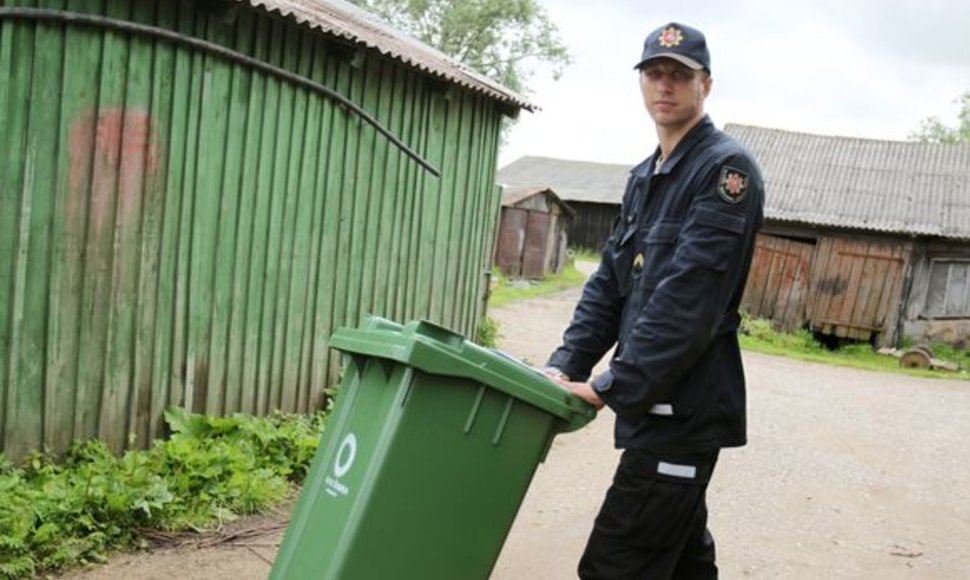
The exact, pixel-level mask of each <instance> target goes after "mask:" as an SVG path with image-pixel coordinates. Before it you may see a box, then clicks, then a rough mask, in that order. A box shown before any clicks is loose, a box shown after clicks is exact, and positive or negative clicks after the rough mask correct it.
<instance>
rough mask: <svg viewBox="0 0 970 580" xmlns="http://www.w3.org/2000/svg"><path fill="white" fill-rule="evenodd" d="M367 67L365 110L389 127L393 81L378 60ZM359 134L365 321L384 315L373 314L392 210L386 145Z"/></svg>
mask: <svg viewBox="0 0 970 580" xmlns="http://www.w3.org/2000/svg"><path fill="white" fill-rule="evenodd" d="M368 61H369V62H368V66H367V68H366V71H365V74H366V77H367V97H365V101H367V103H368V106H367V110H368V111H371V112H372V114H373V115H374V116H375V117H376V118H377V119H380V120H381V121H382V122H383V123H385V126H386V124H387V123H388V120H389V117H390V112H389V111H390V100H391V91H392V90H393V87H392V80H393V77H389V76H388V75H385V74H384V71H385V69H384V67H383V66H382V65H381V63H380V62H379V61H378V60H377V59H368ZM362 133H364V134H366V143H367V144H366V145H365V146H363V147H361V149H360V150H359V155H361V156H362V158H361V166H362V167H366V173H365V174H364V175H365V176H366V177H365V178H364V179H363V180H362V183H363V184H364V189H363V190H362V196H361V205H362V206H363V207H366V208H367V209H366V210H365V211H364V214H365V217H366V221H365V226H364V228H365V230H364V231H365V232H366V233H365V234H364V236H363V237H364V240H363V241H364V247H363V252H362V255H363V263H362V264H361V280H360V305H359V307H360V313H359V319H360V320H361V321H363V320H364V318H366V317H367V316H368V315H371V314H377V315H383V312H381V311H379V310H375V306H376V304H377V286H378V280H377V278H378V277H379V276H381V277H383V274H384V272H386V263H387V252H386V244H385V243H383V242H385V241H387V238H388V235H387V232H386V231H384V230H383V229H382V228H384V227H386V225H387V224H386V219H387V218H386V213H387V209H386V208H387V206H388V205H389V204H390V205H392V207H393V197H392V195H393V194H392V193H391V192H389V191H388V190H387V189H386V181H387V155H388V146H389V143H388V141H387V140H386V139H385V138H384V137H382V136H379V135H378V134H377V133H376V131H374V129H373V128H372V127H369V126H368V127H362Z"/></svg>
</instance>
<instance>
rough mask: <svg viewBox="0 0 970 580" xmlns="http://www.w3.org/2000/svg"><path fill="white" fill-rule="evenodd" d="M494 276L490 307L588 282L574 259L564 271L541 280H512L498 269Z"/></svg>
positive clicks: (497, 306)
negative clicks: (577, 267) (494, 284)
mask: <svg viewBox="0 0 970 580" xmlns="http://www.w3.org/2000/svg"><path fill="white" fill-rule="evenodd" d="M492 278H493V280H496V281H497V284H496V286H495V288H494V289H493V290H492V294H491V296H489V298H488V306H489V308H501V307H502V306H505V305H506V304H509V303H511V302H515V301H518V300H527V299H529V298H538V297H540V296H546V295H548V294H555V293H556V292H561V291H563V290H568V289H569V288H575V287H577V286H582V285H583V283H584V282H586V274H584V273H582V272H580V271H579V270H578V269H576V263H575V262H574V261H570V262H569V263H568V264H567V265H566V267H564V268H563V270H562V272H560V273H558V274H553V275H551V276H547V277H545V278H543V279H541V280H510V279H508V278H506V277H505V276H503V275H502V274H500V273H499V272H498V271H497V270H496V271H495V272H493V273H492Z"/></svg>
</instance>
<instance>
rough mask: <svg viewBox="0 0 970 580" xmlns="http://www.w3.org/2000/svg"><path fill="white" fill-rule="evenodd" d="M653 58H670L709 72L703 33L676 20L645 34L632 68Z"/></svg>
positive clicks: (709, 55) (709, 67)
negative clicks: (635, 63) (637, 59)
mask: <svg viewBox="0 0 970 580" xmlns="http://www.w3.org/2000/svg"><path fill="white" fill-rule="evenodd" d="M655 58H672V59H674V60H676V61H677V62H679V63H681V64H683V65H684V66H686V67H688V68H692V69H694V70H705V71H707V73H708V74H710V72H711V53H709V52H708V51H707V40H705V39H704V33H703V32H701V31H700V30H697V29H696V28H691V27H690V26H685V25H683V24H679V23H677V22H670V23H668V24H664V25H663V26H661V27H660V28H658V29H656V30H654V31H653V32H651V33H650V34H648V35H647V39H646V40H645V41H643V54H642V55H641V56H640V62H638V63H637V65H636V66H635V67H633V68H637V69H639V68H643V65H644V64H646V63H647V61H650V60H653V59H655Z"/></svg>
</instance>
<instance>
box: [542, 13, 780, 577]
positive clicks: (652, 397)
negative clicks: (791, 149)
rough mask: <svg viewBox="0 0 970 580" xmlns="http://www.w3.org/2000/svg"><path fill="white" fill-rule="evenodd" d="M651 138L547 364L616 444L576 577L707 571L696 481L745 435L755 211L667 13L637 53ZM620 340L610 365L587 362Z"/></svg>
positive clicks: (686, 38)
mask: <svg viewBox="0 0 970 580" xmlns="http://www.w3.org/2000/svg"><path fill="white" fill-rule="evenodd" d="M635 68H636V69H637V70H638V71H639V73H640V91H641V93H642V95H643V103H644V105H645V107H646V109H647V112H648V113H649V115H650V117H651V119H653V122H654V124H655V126H656V131H657V137H658V139H659V142H660V144H659V146H658V147H657V149H656V151H654V153H653V155H651V156H650V157H648V158H647V159H646V160H644V161H643V162H642V163H640V164H639V165H637V166H636V167H634V168H633V169H632V170H631V172H630V178H629V181H628V182H627V186H626V191H625V193H624V196H623V205H622V209H621V215H620V216H619V217H618V219H617V221H616V224H615V226H614V228H613V232H612V234H611V236H610V238H609V240H608V242H607V244H606V247H605V249H604V250H603V255H602V261H601V263H600V266H599V268H598V270H597V271H596V272H595V273H594V274H593V276H592V277H591V278H590V280H589V281H588V282H587V284H586V287H585V288H584V290H583V296H582V298H581V300H580V301H579V303H578V305H577V307H576V311H575V314H574V315H573V320H572V322H571V323H570V325H569V327H568V328H567V330H566V332H565V334H564V336H563V344H562V346H560V347H559V348H558V349H557V350H556V351H555V352H554V353H553V355H552V356H551V358H550V359H549V362H548V366H547V372H548V373H549V374H550V375H552V376H554V377H556V378H557V379H558V380H559V381H560V382H561V383H562V384H563V385H564V386H565V387H567V388H569V389H570V390H571V391H572V392H573V393H574V394H575V395H577V396H579V397H581V398H583V399H585V400H586V401H588V402H589V403H591V404H593V405H595V406H597V407H602V406H603V405H604V404H605V405H608V406H609V407H610V408H611V409H612V410H613V411H614V412H615V413H616V428H615V439H616V446H617V447H618V448H621V449H623V450H624V451H623V454H622V456H621V459H620V462H619V465H618V466H617V470H616V474H615V476H614V479H613V484H612V486H611V487H610V489H609V491H608V492H607V494H606V499H605V500H604V502H603V506H602V508H601V510H600V512H599V515H598V516H597V517H596V521H595V523H594V526H593V531H592V533H591V535H590V538H589V541H588V543H587V546H586V550H585V552H584V554H583V557H582V560H581V561H580V565H579V575H580V577H581V578H583V579H586V580H592V579H602V580H618V579H634V578H636V579H644V580H646V579H649V580H661V579H667V578H676V579H695V578H696V579H709V578H717V566H716V565H715V555H714V540H713V538H712V537H711V534H710V532H709V531H708V530H707V506H706V502H705V492H706V489H707V485H708V482H709V481H710V478H711V474H712V472H713V471H714V465H715V463H716V462H717V458H718V452H719V450H720V449H721V448H723V447H738V446H741V445H744V444H745V442H746V434H745V389H744V371H743V369H742V366H741V354H740V350H739V347H738V340H737V329H738V324H739V322H740V316H739V314H738V305H739V304H740V301H741V293H742V291H743V289H744V285H745V281H746V279H747V276H748V269H749V267H750V264H751V256H752V253H753V250H754V244H755V233H756V232H757V230H758V229H759V228H760V227H761V224H762V203H763V183H762V179H761V175H760V172H759V170H758V167H757V164H756V162H755V160H754V159H753V158H752V156H751V155H750V154H749V153H748V152H747V151H746V150H745V149H744V148H743V147H741V145H739V144H738V143H737V142H735V141H734V140H733V139H731V138H730V137H728V136H726V135H725V134H724V133H722V132H721V131H719V130H718V129H716V128H715V127H714V124H713V123H712V122H711V120H710V119H709V118H708V117H707V116H706V115H705V114H704V100H705V99H706V98H707V96H708V95H709V94H710V91H711V76H710V74H711V61H710V54H709V52H708V49H707V43H706V40H705V38H704V35H703V34H702V33H701V32H700V31H698V30H695V29H694V28H691V27H689V26H685V25H682V24H678V23H676V22H672V23H669V24H666V25H664V26H661V27H660V28H658V29H656V30H654V31H653V32H651V33H650V34H649V35H648V36H647V39H646V41H645V42H644V45H643V53H642V55H641V58H640V61H639V62H638V63H637V65H636V67H635ZM614 344H615V345H616V351H615V354H614V356H613V358H612V360H611V361H610V367H609V370H607V371H606V372H604V373H603V374H601V375H599V376H597V377H596V378H594V379H593V380H592V381H590V382H586V381H587V379H588V378H589V375H590V372H591V369H592V368H593V366H594V365H595V364H596V363H597V362H598V361H599V360H600V359H601V358H602V357H603V355H604V354H606V352H607V351H609V349H610V348H611V347H612V346H613V345H614Z"/></svg>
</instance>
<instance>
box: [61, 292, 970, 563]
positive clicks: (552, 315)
mask: <svg viewBox="0 0 970 580" xmlns="http://www.w3.org/2000/svg"><path fill="white" fill-rule="evenodd" d="M578 295H579V291H578V290H573V291H569V292H564V293H562V294H558V295H555V296H552V297H549V298H542V299H536V300H531V301H528V302H521V303H517V304H512V305H510V306H508V307H506V308H503V309H499V310H496V311H494V312H493V313H492V315H493V316H495V317H496V318H498V319H499V320H500V321H501V323H502V332H503V334H504V335H505V338H504V340H503V349H504V350H506V351H508V352H510V353H512V354H515V355H516V356H520V357H525V358H527V359H530V360H531V361H533V362H535V363H536V364H541V363H542V362H543V361H544V360H545V358H546V357H547V356H548V354H549V352H550V350H551V349H552V348H554V347H555V345H556V344H557V343H558V341H559V337H560V334H561V332H562V329H563V326H564V325H565V324H566V322H567V321H568V319H569V316H570V314H571V312H572V307H573V305H574V304H575V301H576V299H577V297H578ZM745 365H746V368H747V373H748V382H749V386H748V390H749V439H750V443H749V445H748V446H747V447H745V448H743V449H739V450H728V451H725V452H724V453H723V454H722V455H721V461H720V463H719V466H718V470H717V472H716V474H715V477H714V480H713V481H712V483H711V490H710V497H709V503H710V509H711V520H710V525H711V529H712V531H713V532H714V536H715V538H716V539H717V541H718V557H719V563H720V566H721V570H722V577H723V578H726V579H732V578H760V579H765V580H769V579H770V580H776V579H784V580H789V579H792V580H817V579H819V578H838V579H870V578H871V579H879V580H893V579H913V580H915V579H920V580H926V579H931V580H964V579H966V578H970V445H968V444H967V443H968V441H970V383H968V382H962V381H945V380H934V379H921V378H912V377H904V376H899V375H887V374H880V373H874V372H868V371H857V370H852V369H845V368H837V367H828V366H824V365H818V364H812V363H803V362H798V361H792V360H788V359H784V358H777V357H770V356H765V355H759V354H755V353H745ZM611 429H612V417H611V416H610V415H609V413H603V414H602V415H601V416H600V417H599V418H598V419H597V420H596V421H595V422H594V423H593V424H592V425H590V426H589V427H587V428H586V429H584V430H582V431H580V432H578V433H573V434H569V435H564V436H561V437H559V438H557V440H556V441H555V442H554V444H553V448H552V451H551V452H550V454H549V457H548V458H547V460H546V462H545V463H543V464H542V465H541V466H540V467H539V470H538V472H537V474H536V477H535V480H534V481H533V484H532V486H531V488H530V490H529V494H528V496H527V497H526V500H525V502H524V504H523V506H522V509H521V510H520V512H519V517H518V519H517V520H516V522H515V525H514V526H513V528H512V531H511V533H510V535H509V538H508V541H507V542H506V545H505V548H504V550H503V552H502V555H501V557H500V559H499V562H498V564H497V565H496V568H495V572H494V574H493V576H492V578H493V580H519V579H529V580H532V579H540V578H541V579H560V578H562V579H566V578H575V573H574V569H575V563H576V561H577V559H578V557H579V554H580V552H581V551H582V548H583V545H584V543H585V539H586V535H587V533H588V532H589V527H590V524H591V522H592V519H593V517H594V515H595V513H596V510H597V508H598V507H599V503H600V501H601V499H602V496H603V493H604V492H605V490H606V487H607V486H608V485H609V480H610V477H611V476H612V471H613V468H614V466H615V463H616V459H617V452H615V451H614V450H613V449H612V432H611ZM280 519H281V518H276V519H275V520H274V519H272V518H269V519H266V518H264V519H262V520H255V521H249V522H247V523H246V525H248V526H249V527H255V528H256V529H257V531H258V530H265V532H266V533H264V534H262V535H260V534H257V535H250V536H244V537H238V538H235V539H234V540H232V541H231V542H230V543H222V544H217V545H214V546H210V547H205V548H203V549H198V548H193V547H191V546H190V547H187V548H183V549H179V550H162V551H158V552H155V553H153V554H144V553H142V554H132V555H121V556H117V557H115V558H112V561H111V563H110V564H109V565H107V566H103V567H100V568H97V569H93V570H91V571H86V572H81V573H74V574H71V575H69V576H67V577H68V578H73V579H85V580H95V579H97V580H122V579H124V580H129V579H133V578H136V579H148V580H154V579H168V578H180V579H181V580H192V579H200V580H201V579H206V580H209V579H215V580H218V579H232V580H249V579H262V578H265V577H266V575H267V574H268V572H269V568H270V564H269V562H270V561H271V560H272V558H273V556H274V554H275V546H276V545H277V544H278V542H279V540H280V537H281V533H280V532H279V531H273V530H272V527H273V525H274V522H278V521H280ZM249 524H252V525H249ZM244 527H246V526H244ZM459 580H460V579H459Z"/></svg>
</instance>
